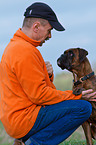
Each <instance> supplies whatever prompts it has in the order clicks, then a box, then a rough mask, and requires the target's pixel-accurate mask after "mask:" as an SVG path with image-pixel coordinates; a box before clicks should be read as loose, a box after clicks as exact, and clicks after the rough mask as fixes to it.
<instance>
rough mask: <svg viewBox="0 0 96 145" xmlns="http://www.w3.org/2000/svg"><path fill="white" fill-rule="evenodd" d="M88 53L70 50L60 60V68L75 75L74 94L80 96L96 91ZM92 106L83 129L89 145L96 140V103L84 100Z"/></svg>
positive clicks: (80, 50) (95, 78)
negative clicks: (86, 92) (85, 92)
mask: <svg viewBox="0 0 96 145" xmlns="http://www.w3.org/2000/svg"><path fill="white" fill-rule="evenodd" d="M87 55H88V52H87V51H86V50H85V49H82V48H72V49H68V50H66V51H65V52H64V54H62V55H61V56H60V57H59V58H58V60H57V64H58V66H59V67H60V68H61V69H62V70H63V69H67V70H68V71H70V72H72V73H73V77H74V83H73V94H75V95H79V94H81V93H82V90H84V89H85V90H87V89H93V91H96V76H95V75H94V72H93V71H92V68H91V65H90V63H89V61H88V58H87V57H86V56H87ZM84 99H85V100H87V101H89V102H91V104H92V108H93V109H92V114H91V116H90V118H89V119H88V121H86V122H85V123H83V125H82V127H83V129H84V133H85V136H86V141H87V145H92V138H93V139H95V140H96V102H94V101H93V100H92V99H91V98H84Z"/></svg>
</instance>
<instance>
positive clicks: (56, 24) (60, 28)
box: [49, 21, 65, 31]
mask: <svg viewBox="0 0 96 145" xmlns="http://www.w3.org/2000/svg"><path fill="white" fill-rule="evenodd" d="M49 23H50V25H51V26H52V27H53V28H54V29H56V30H57V31H65V28H64V27H63V26H62V25H61V24H60V23H59V22H58V21H49Z"/></svg>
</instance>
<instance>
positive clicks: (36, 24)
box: [33, 21, 40, 33]
mask: <svg viewBox="0 0 96 145" xmlns="http://www.w3.org/2000/svg"><path fill="white" fill-rule="evenodd" d="M39 27H40V22H38V21H37V22H35V23H34V24H33V31H34V32H35V33H37V32H38V30H39Z"/></svg>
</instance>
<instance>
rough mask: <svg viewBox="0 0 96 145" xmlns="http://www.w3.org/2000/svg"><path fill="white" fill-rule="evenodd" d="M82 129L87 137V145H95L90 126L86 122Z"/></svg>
mask: <svg viewBox="0 0 96 145" xmlns="http://www.w3.org/2000/svg"><path fill="white" fill-rule="evenodd" d="M82 127H83V130H84V133H85V136H86V141H87V145H93V143H92V136H91V128H90V124H89V123H88V122H87V121H86V122H84V123H83V124H82Z"/></svg>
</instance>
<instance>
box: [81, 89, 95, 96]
mask: <svg viewBox="0 0 96 145" xmlns="http://www.w3.org/2000/svg"><path fill="white" fill-rule="evenodd" d="M92 92H93V90H92V89H89V90H86V91H82V95H86V94H90V93H92Z"/></svg>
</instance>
